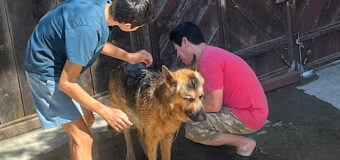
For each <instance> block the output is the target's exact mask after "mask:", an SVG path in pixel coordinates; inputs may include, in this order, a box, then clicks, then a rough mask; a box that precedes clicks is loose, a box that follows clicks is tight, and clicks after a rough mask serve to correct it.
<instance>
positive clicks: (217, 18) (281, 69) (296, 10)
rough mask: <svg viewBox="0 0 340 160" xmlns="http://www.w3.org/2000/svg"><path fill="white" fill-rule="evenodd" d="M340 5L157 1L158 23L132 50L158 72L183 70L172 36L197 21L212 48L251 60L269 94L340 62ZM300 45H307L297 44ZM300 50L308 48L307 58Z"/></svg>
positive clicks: (279, 0) (277, 0)
mask: <svg viewBox="0 0 340 160" xmlns="http://www.w3.org/2000/svg"><path fill="white" fill-rule="evenodd" d="M339 3H340V1H335V0H325V1H316V0H301V1H295V0H289V1H287V0H256V1H249V0H185V1H181V0H171V1H166V0H157V1H155V4H156V18H155V21H154V23H152V24H150V25H148V26H145V27H143V28H142V29H141V30H139V31H137V32H135V33H132V34H131V42H132V48H133V50H139V49H142V48H145V49H147V50H148V51H149V52H151V53H152V55H153V57H154V67H156V68H159V67H160V65H162V64H165V65H167V66H169V67H171V66H173V65H178V64H180V63H177V62H178V61H179V60H178V59H177V58H176V54H175V50H174V48H173V47H172V44H171V43H170V42H169V39H168V35H169V33H170V31H171V30H172V29H173V28H174V27H175V26H177V25H178V24H179V23H181V22H185V21H192V22H194V23H196V24H197V25H199V26H200V28H201V29H202V31H203V34H204V36H205V39H206V40H207V42H208V44H210V45H214V46H218V47H221V48H224V49H226V50H228V51H231V52H232V53H234V54H236V55H239V56H240V57H242V58H243V59H245V60H246V62H247V63H248V64H249V65H250V66H251V67H252V68H253V70H254V71H255V73H256V74H257V76H258V77H259V79H260V80H261V81H262V84H263V86H264V88H265V90H266V91H269V90H272V89H275V88H278V87H281V86H284V85H287V84H290V83H293V82H296V81H298V80H299V79H300V78H301V77H300V74H301V73H302V72H303V71H305V70H306V69H310V68H313V67H316V65H315V64H319V65H321V64H324V63H327V62H330V61H334V60H336V59H338V57H339V56H338V55H339V53H338V52H339V44H340V43H339V38H338V37H339V17H340V16H339V15H340V14H339V13H340V11H339V10H340V9H339V8H340V4H339ZM298 35H299V37H300V39H298ZM297 39H298V40H299V42H301V43H299V44H297ZM303 44H304V46H302V45H303ZM299 47H303V48H302V49H301V52H302V53H301V54H300V50H299ZM300 55H301V60H300ZM323 57H327V58H323ZM301 64H302V65H304V66H303V67H301ZM302 68H305V70H302Z"/></svg>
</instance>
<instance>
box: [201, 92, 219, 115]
mask: <svg viewBox="0 0 340 160" xmlns="http://www.w3.org/2000/svg"><path fill="white" fill-rule="evenodd" d="M222 99H223V90H222V89H217V90H213V91H211V92H209V93H208V94H206V95H205V96H204V100H203V106H204V109H205V111H206V112H219V111H220V110H221V107H222Z"/></svg>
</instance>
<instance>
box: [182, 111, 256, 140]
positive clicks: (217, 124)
mask: <svg viewBox="0 0 340 160" xmlns="http://www.w3.org/2000/svg"><path fill="white" fill-rule="evenodd" d="M255 131H256V130H254V129H251V128H249V127H248V126H246V125H245V124H243V123H242V122H241V121H240V120H239V119H238V118H237V117H236V116H235V115H234V114H233V113H232V112H231V111H230V108H227V107H222V108H221V111H220V112H217V113H207V120H206V121H204V122H193V121H189V122H187V123H186V124H185V137H186V138H188V139H190V140H192V141H194V142H204V141H211V140H214V139H216V138H218V137H219V136H220V135H221V133H232V134H249V133H252V132H255Z"/></svg>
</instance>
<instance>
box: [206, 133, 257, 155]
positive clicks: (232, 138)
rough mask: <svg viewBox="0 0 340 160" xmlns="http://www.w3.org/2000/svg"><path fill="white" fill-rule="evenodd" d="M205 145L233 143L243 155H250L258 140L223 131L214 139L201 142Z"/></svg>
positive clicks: (237, 151)
mask: <svg viewBox="0 0 340 160" xmlns="http://www.w3.org/2000/svg"><path fill="white" fill-rule="evenodd" d="M201 143H202V144H205V145H210V146H220V145H231V146H235V147H236V153H238V154H239V155H242V156H250V155H251V154H252V152H253V150H254V149H255V146H256V141H255V140H253V139H249V138H246V137H243V136H240V135H236V134H229V133H222V134H221V136H220V137H218V138H216V139H215V140H212V141H206V142H201Z"/></svg>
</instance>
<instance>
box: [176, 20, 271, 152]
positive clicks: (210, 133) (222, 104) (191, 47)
mask: <svg viewBox="0 0 340 160" xmlns="http://www.w3.org/2000/svg"><path fill="white" fill-rule="evenodd" d="M170 40H171V41H172V42H173V45H174V47H175V49H176V52H177V56H178V57H179V58H180V59H181V60H182V62H183V63H184V64H186V65H190V64H191V63H192V60H193V58H194V57H197V60H198V67H199V70H200V73H201V74H202V76H203V78H204V80H205V84H204V92H205V98H204V101H203V103H204V108H205V111H206V112H207V113H208V114H207V121H205V122H201V123H194V122H188V123H186V125H185V129H186V134H185V136H186V138H188V139H190V140H192V141H195V142H198V143H201V144H205V145H212V146H218V145H232V146H235V147H236V156H235V158H236V159H249V157H250V155H251V154H252V152H253V150H254V148H255V146H256V142H255V140H253V139H249V138H246V137H244V136H241V134H249V133H252V132H255V131H257V130H259V129H261V128H262V127H263V125H264V123H265V121H266V119H267V116H268V104H267V98H266V95H265V93H264V91H263V88H262V86H261V84H260V82H259V80H258V79H257V77H256V74H255V73H254V71H253V70H252V69H251V68H250V66H249V65H248V64H247V63H246V62H245V61H244V60H243V59H242V58H240V57H238V56H236V55H234V54H232V53H230V52H228V51H226V50H223V49H221V48H217V47H213V46H209V45H207V44H206V43H205V40H204V37H203V34H202V32H201V30H200V29H199V27H198V26H197V25H195V24H193V23H191V22H186V23H183V24H180V25H178V26H177V27H176V28H175V29H174V30H173V31H172V32H171V33H170ZM194 55H195V56H194Z"/></svg>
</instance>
